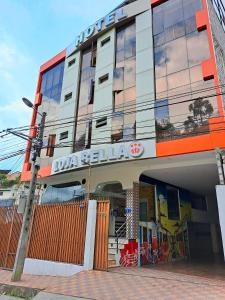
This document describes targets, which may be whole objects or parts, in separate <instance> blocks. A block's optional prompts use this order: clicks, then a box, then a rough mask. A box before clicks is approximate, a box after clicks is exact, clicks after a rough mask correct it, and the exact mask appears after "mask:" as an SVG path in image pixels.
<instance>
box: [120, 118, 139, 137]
mask: <svg viewBox="0 0 225 300" xmlns="http://www.w3.org/2000/svg"><path fill="white" fill-rule="evenodd" d="M135 123H136V113H129V114H125V115H124V126H123V140H124V141H130V140H134V139H135V130H136V128H135V127H136V126H135Z"/></svg>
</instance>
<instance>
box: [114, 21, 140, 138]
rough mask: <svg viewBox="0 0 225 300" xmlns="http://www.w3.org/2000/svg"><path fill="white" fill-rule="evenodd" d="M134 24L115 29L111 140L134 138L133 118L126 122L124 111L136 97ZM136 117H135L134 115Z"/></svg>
mask: <svg viewBox="0 0 225 300" xmlns="http://www.w3.org/2000/svg"><path fill="white" fill-rule="evenodd" d="M135 56H136V26H135V23H132V24H130V25H128V26H126V27H123V28H122V29H119V30H118V31H117V45H116V68H115V69H114V83H113V90H114V112H116V114H115V115H114V116H113V117H112V142H117V141H120V140H128V139H135V125H134V124H135V119H133V118H134V116H135V115H136V113H135V114H134V115H133V116H132V121H131V123H132V124H128V123H127V122H128V120H127V118H126V117H124V116H125V111H126V109H127V108H128V104H127V103H129V102H131V101H134V110H135V109H136V106H135V99H136V87H135V85H136V58H135ZM130 118H131V117H130ZM135 118H136V117H135Z"/></svg>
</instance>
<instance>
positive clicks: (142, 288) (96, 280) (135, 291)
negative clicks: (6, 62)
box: [0, 268, 225, 300]
mask: <svg viewBox="0 0 225 300" xmlns="http://www.w3.org/2000/svg"><path fill="white" fill-rule="evenodd" d="M10 278H11V272H9V271H3V270H0V283H2V284H13V285H15V283H12V282H11V281H10ZM16 285H17V286H27V287H32V288H36V289H40V290H44V292H48V293H55V294H61V295H67V296H74V297H78V298H85V299H96V300H117V299H118V300H122V299H123V300H124V299H130V300H145V299H146V300H147V299H148V300H149V299H156V300H161V299H162V300H164V299H165V300H169V299H171V300H174V299H179V300H180V299H182V300H183V299H185V300H186V299H189V300H193V299H195V300H203V299H204V300H206V299H207V300H208V299H209V300H211V299H215V300H220V299H225V281H223V280H213V279H208V278H203V277H198V276H190V275H183V274H177V273H173V272H166V271H161V270H154V269H138V268H114V269H112V270H111V272H100V271H87V272H81V273H78V274H76V275H74V276H72V277H50V276H29V275H24V276H23V278H22V281H20V282H18V283H16ZM39 295H40V294H39ZM61 295H60V297H59V298H56V296H54V297H53V298H45V299H46V300H47V299H54V300H55V299H57V300H58V299H60V300H61V299H63V296H61ZM36 297H37V296H36ZM36 299H37V300H42V299H41V298H40V299H38V298H36ZM36 299H35V300H36ZM45 299H43V300H45ZM72 299H73V298H72ZM68 300H70V298H69V299H68Z"/></svg>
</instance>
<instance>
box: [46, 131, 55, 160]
mask: <svg viewBox="0 0 225 300" xmlns="http://www.w3.org/2000/svg"><path fill="white" fill-rule="evenodd" d="M55 140H56V135H55V134H51V135H49V137H48V147H47V151H46V156H49V157H53V155H54V147H55Z"/></svg>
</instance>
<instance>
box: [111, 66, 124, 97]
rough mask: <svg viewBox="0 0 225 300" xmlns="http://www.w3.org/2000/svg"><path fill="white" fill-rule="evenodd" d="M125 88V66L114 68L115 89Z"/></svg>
mask: <svg viewBox="0 0 225 300" xmlns="http://www.w3.org/2000/svg"><path fill="white" fill-rule="evenodd" d="M123 89H124V68H115V69H114V70H113V90H114V91H122V90H123Z"/></svg>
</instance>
